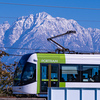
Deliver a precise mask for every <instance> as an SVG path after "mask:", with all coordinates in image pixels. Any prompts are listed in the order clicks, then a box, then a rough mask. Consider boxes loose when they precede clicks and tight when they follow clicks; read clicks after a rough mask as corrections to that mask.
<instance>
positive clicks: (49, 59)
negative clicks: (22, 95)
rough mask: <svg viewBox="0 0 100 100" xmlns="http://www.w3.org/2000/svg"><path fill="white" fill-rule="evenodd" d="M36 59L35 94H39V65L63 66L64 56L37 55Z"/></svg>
mask: <svg viewBox="0 0 100 100" xmlns="http://www.w3.org/2000/svg"><path fill="white" fill-rule="evenodd" d="M37 59H38V61H37V73H38V74H37V93H40V63H57V64H59V63H60V64H65V54H50V53H47V54H45V53H37ZM55 81H56V80H55Z"/></svg>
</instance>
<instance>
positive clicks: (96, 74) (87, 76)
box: [82, 65, 100, 82]
mask: <svg viewBox="0 0 100 100" xmlns="http://www.w3.org/2000/svg"><path fill="white" fill-rule="evenodd" d="M82 68H83V72H82V73H83V82H100V71H99V66H93V65H92V66H90V65H89V66H83V67H82Z"/></svg>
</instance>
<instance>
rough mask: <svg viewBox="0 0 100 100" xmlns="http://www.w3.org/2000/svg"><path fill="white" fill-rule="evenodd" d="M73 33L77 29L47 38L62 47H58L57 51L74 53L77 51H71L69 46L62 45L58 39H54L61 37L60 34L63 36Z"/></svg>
mask: <svg viewBox="0 0 100 100" xmlns="http://www.w3.org/2000/svg"><path fill="white" fill-rule="evenodd" d="M71 33H73V34H74V33H76V31H72V30H71V31H67V32H66V33H63V34H60V35H56V36H54V37H50V38H47V40H48V41H52V42H53V43H55V44H56V45H58V46H59V47H60V48H57V49H56V50H55V52H58V53H60V52H62V53H65V52H69V53H70V52H73V53H75V51H70V50H69V49H68V48H65V47H63V46H62V45H60V44H59V43H57V42H56V41H54V40H53V39H54V38H57V37H60V36H63V35H69V34H71Z"/></svg>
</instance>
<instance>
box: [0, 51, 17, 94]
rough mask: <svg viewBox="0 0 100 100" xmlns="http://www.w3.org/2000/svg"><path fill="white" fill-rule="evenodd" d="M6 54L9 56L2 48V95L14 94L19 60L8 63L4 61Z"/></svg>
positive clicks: (0, 63) (0, 88)
mask: <svg viewBox="0 0 100 100" xmlns="http://www.w3.org/2000/svg"><path fill="white" fill-rule="evenodd" d="M4 56H9V54H8V53H6V52H4V51H2V50H0V96H12V95H13V94H12V85H13V77H14V69H15V67H16V65H17V62H14V64H9V65H6V63H5V62H3V61H2V58H3V57H4Z"/></svg>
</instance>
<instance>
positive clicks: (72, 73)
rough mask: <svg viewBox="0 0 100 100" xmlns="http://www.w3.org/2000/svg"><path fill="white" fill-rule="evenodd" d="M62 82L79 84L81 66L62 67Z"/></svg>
mask: <svg viewBox="0 0 100 100" xmlns="http://www.w3.org/2000/svg"><path fill="white" fill-rule="evenodd" d="M60 81H61V82H79V81H80V74H79V66H78V65H61V67H60Z"/></svg>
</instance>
